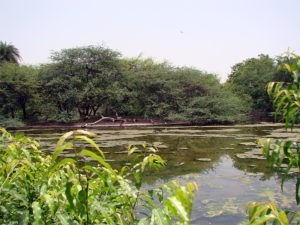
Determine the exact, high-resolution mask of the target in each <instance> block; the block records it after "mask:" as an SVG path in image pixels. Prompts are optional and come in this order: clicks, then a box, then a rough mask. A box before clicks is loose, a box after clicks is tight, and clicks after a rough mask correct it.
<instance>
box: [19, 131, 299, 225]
mask: <svg viewBox="0 0 300 225" xmlns="http://www.w3.org/2000/svg"><path fill="white" fill-rule="evenodd" d="M278 129H279V127H273V126H244V127H243V126H233V127H228V126H226V127H154V128H153V127H151V128H149V127H148V128H110V129H107V128H106V129H99V128H97V129H89V130H91V131H93V132H95V133H97V134H98V137H97V138H95V141H96V142H97V144H99V146H100V147H101V148H102V150H103V151H104V152H105V155H106V158H107V160H108V161H110V162H111V163H112V164H113V165H114V166H116V167H120V166H121V165H125V164H126V163H129V162H130V161H129V160H128V158H127V147H128V145H140V144H144V143H147V144H149V145H154V146H156V147H157V148H158V149H159V155H160V156H162V158H164V159H165V160H166V161H167V166H166V168H165V169H163V170H160V171H157V172H155V171H152V172H151V175H150V174H149V175H147V177H146V180H145V188H147V187H153V186H157V185H159V184H162V183H165V182H168V181H171V180H174V179H176V180H180V181H181V182H182V183H185V182H188V181H193V182H196V183H197V184H199V187H200V190H199V192H197V193H196V196H195V199H194V207H193V214H192V219H193V224H215V225H217V224H220V225H221V224H222V225H227V224H228V225H229V224H230V225H232V224H246V221H247V217H246V214H245V203H246V202H248V201H275V202H276V203H277V204H278V205H279V206H280V207H284V208H285V207H286V208H291V207H294V208H296V205H295V198H294V195H295V193H294V190H295V180H294V179H293V178H290V179H289V180H288V181H287V182H286V183H285V186H284V189H283V191H282V190H281V189H280V178H279V177H278V175H277V174H276V173H274V172H273V171H272V170H271V169H270V168H268V166H267V163H266V160H265V159H263V157H262V155H261V154H260V153H261V151H260V149H258V148H257V145H256V144H257V140H258V139H259V138H263V137H268V136H269V135H270V134H271V133H274V131H275V132H276V130H278ZM66 131H67V130H64V129H60V130H24V131H22V132H24V133H25V134H26V135H27V136H30V137H32V138H34V139H36V140H39V141H40V142H41V146H42V149H45V151H48V152H51V150H52V149H54V147H55V144H56V142H57V140H58V138H59V137H60V136H61V135H62V134H63V133H65V132H66ZM281 133H282V132H281ZM64 154H65V156H66V157H70V156H72V151H70V152H65V153H64Z"/></svg>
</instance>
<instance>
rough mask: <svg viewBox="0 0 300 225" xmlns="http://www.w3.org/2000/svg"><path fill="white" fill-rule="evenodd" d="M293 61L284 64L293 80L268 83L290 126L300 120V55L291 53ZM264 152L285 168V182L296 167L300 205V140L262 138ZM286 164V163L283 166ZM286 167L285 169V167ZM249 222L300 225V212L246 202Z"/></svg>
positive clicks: (272, 163) (274, 164) (277, 166)
mask: <svg viewBox="0 0 300 225" xmlns="http://www.w3.org/2000/svg"><path fill="white" fill-rule="evenodd" d="M289 61H291V62H292V63H291V64H285V67H286V68H287V69H288V71H289V72H290V73H291V74H292V78H293V81H292V82H288V83H287V82H272V83H269V84H268V94H269V95H270V96H271V98H273V103H274V105H275V107H276V112H275V115H276V116H278V115H281V117H282V118H283V120H284V121H285V126H286V128H291V129H293V127H294V126H295V125H296V124H297V123H298V122H299V119H300V58H299V56H297V55H292V60H289ZM261 144H262V146H263V153H264V155H265V156H266V158H267V160H268V161H269V163H270V166H271V167H272V168H274V169H276V170H282V171H281V172H283V176H282V181H281V188H283V183H284V181H285V179H286V177H287V175H288V174H289V172H290V171H291V169H292V168H293V169H295V170H296V178H297V181H296V202H297V205H299V204H300V139H299V136H298V138H295V139H293V140H284V141H283V140H271V139H267V140H262V143H261ZM283 164H286V166H284V165H283ZM282 168H283V169H282ZM247 212H248V215H249V224H255V225H259V224H266V223H267V221H269V222H272V224H300V211H299V209H298V211H296V212H293V211H291V210H290V209H287V210H282V209H277V208H276V206H275V204H274V203H261V202H259V203H249V204H248V205H247Z"/></svg>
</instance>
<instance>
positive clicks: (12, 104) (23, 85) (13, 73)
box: [0, 63, 39, 120]
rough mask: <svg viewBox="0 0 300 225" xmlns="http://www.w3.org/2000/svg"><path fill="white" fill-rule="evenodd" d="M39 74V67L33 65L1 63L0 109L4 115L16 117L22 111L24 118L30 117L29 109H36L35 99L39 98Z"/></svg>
mask: <svg viewBox="0 0 300 225" xmlns="http://www.w3.org/2000/svg"><path fill="white" fill-rule="evenodd" d="M37 75H38V73H37V69H36V68H34V67H31V66H19V65H17V64H15V63H2V64H0V105H1V106H0V110H1V112H2V113H3V115H6V116H7V117H11V118H15V117H17V116H18V115H17V114H18V113H19V112H20V113H21V115H22V116H21V117H22V119H24V120H26V119H28V111H31V112H33V111H34V108H36V105H35V104H34V101H35V100H37V99H38V97H37V93H38V89H39V83H38V81H37V80H38V79H37Z"/></svg>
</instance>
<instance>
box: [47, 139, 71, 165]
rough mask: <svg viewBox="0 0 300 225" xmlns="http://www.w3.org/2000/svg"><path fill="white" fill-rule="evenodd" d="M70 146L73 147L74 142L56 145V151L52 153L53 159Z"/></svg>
mask: <svg viewBox="0 0 300 225" xmlns="http://www.w3.org/2000/svg"><path fill="white" fill-rule="evenodd" d="M68 148H73V144H72V143H71V142H68V143H66V144H64V145H58V144H57V146H56V148H55V150H54V153H53V155H52V160H53V161H55V160H56V159H57V157H58V156H59V155H60V154H61V153H62V152H63V151H64V150H65V149H68Z"/></svg>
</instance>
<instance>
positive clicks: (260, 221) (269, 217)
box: [249, 214, 276, 225]
mask: <svg viewBox="0 0 300 225" xmlns="http://www.w3.org/2000/svg"><path fill="white" fill-rule="evenodd" d="M274 219H276V216H274V215H273V214H267V215H264V216H262V217H259V218H258V219H257V220H255V221H254V222H253V223H250V224H249V225H261V224H263V225H264V224H265V222H267V221H270V220H274Z"/></svg>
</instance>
